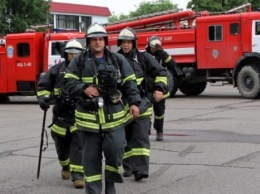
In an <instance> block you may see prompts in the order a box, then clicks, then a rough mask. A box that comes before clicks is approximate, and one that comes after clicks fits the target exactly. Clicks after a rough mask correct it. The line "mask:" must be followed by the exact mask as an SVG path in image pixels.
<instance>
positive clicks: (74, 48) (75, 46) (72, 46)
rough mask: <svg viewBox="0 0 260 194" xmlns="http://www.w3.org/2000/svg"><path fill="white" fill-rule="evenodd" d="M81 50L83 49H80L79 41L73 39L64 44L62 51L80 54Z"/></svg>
mask: <svg viewBox="0 0 260 194" xmlns="http://www.w3.org/2000/svg"><path fill="white" fill-rule="evenodd" d="M83 50H84V49H83V47H82V44H81V43H80V42H79V41H77V40H75V39H73V40H70V41H69V42H68V43H67V44H66V46H65V49H64V51H65V52H66V53H75V54H77V53H81V52H82V51H83Z"/></svg>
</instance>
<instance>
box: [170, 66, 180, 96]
mask: <svg viewBox="0 0 260 194" xmlns="http://www.w3.org/2000/svg"><path fill="white" fill-rule="evenodd" d="M169 72H170V73H171V76H170V77H171V78H170V79H171V82H172V87H171V91H170V97H171V98H172V97H174V96H175V94H176V92H177V91H178V87H179V85H180V78H179V76H178V75H177V73H176V72H171V71H169Z"/></svg>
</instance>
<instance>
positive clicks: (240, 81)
mask: <svg viewBox="0 0 260 194" xmlns="http://www.w3.org/2000/svg"><path fill="white" fill-rule="evenodd" d="M237 88H238V91H239V93H240V94H241V95H242V96H243V97H244V98H246V99H256V98H258V97H259V94H260V68H259V67H258V66H256V65H251V66H249V65H247V66H244V67H243V68H242V69H241V70H240V71H239V73H238V76H237Z"/></svg>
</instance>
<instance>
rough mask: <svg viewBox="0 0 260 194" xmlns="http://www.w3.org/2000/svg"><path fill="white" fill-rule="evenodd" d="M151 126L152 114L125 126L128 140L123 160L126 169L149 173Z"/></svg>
mask: <svg viewBox="0 0 260 194" xmlns="http://www.w3.org/2000/svg"><path fill="white" fill-rule="evenodd" d="M150 128H151V119H150V116H143V117H138V118H136V119H134V120H133V121H132V122H131V123H129V124H128V125H127V126H126V127H125V131H126V141H127V146H126V147H125V154H124V160H123V168H124V170H125V171H129V172H133V173H144V174H147V175H148V174H149V159H150V140H149V131H150Z"/></svg>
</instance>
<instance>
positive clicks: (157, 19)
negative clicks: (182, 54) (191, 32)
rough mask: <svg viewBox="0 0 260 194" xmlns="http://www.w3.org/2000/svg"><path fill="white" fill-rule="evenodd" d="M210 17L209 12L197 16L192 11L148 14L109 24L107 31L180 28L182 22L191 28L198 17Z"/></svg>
mask: <svg viewBox="0 0 260 194" xmlns="http://www.w3.org/2000/svg"><path fill="white" fill-rule="evenodd" d="M201 15H209V14H208V12H207V11H204V12H201V13H200V14H197V13H196V12H194V11H192V10H184V11H176V10H170V11H163V12H157V13H153V14H148V15H144V16H140V17H135V18H130V19H126V20H122V21H120V22H117V23H112V24H107V25H106V26H105V27H106V30H107V32H108V33H116V32H119V31H120V30H122V29H123V28H126V27H130V28H132V29H134V30H143V31H145V30H151V28H157V29H158V28H162V27H176V28H178V27H179V26H180V22H181V21H185V20H186V21H188V25H189V26H191V25H192V22H193V20H194V19H195V18H196V17H197V16H201Z"/></svg>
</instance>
